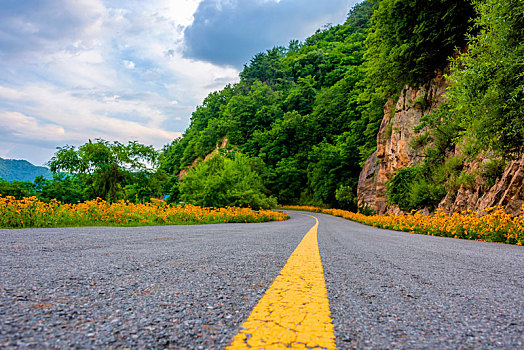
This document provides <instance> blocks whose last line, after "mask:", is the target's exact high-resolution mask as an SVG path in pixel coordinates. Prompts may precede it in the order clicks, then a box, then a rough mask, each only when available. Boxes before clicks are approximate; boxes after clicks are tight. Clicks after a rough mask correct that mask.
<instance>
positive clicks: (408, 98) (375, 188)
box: [357, 74, 448, 214]
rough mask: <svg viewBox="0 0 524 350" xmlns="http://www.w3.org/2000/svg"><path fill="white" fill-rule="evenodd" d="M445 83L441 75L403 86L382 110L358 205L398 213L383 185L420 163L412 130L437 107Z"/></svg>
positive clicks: (441, 97) (359, 184)
mask: <svg viewBox="0 0 524 350" xmlns="http://www.w3.org/2000/svg"><path fill="white" fill-rule="evenodd" d="M447 86H448V83H447V81H446V80H444V78H443V76H442V74H439V75H438V76H437V77H435V78H434V79H432V80H431V81H430V82H429V84H427V85H426V86H423V87H419V88H410V87H406V88H404V89H403V90H402V92H401V94H400V97H399V99H398V101H397V102H396V104H393V102H392V101H389V102H388V103H387V104H386V105H385V107H384V118H383V120H382V123H381V125H380V129H379V132H378V135H377V151H376V152H375V153H374V154H373V155H372V156H371V157H370V158H369V159H368V160H367V161H366V163H365V164H364V168H363V170H362V172H361V173H360V178H359V183H358V189H357V192H358V204H359V206H365V205H367V206H369V207H370V208H371V209H374V210H375V211H376V212H377V213H378V214H384V213H386V212H398V208H393V207H389V206H388V204H387V200H386V182H387V181H388V180H390V179H391V178H392V177H393V174H394V173H395V171H397V170H398V169H400V168H403V167H405V166H410V165H413V164H417V163H419V162H420V161H421V157H420V155H419V152H418V150H416V149H413V147H412V146H411V144H410V143H411V141H412V139H413V136H415V132H414V130H413V129H414V127H415V126H417V125H418V124H419V123H420V119H421V118H422V117H423V116H424V115H426V114H428V113H429V112H431V111H432V110H434V109H435V108H438V106H440V104H441V103H442V102H443V96H442V94H443V93H444V91H445V90H446V87H447Z"/></svg>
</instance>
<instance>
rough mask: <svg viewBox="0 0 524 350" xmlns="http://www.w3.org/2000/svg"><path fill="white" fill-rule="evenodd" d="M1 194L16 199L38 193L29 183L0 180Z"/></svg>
mask: <svg viewBox="0 0 524 350" xmlns="http://www.w3.org/2000/svg"><path fill="white" fill-rule="evenodd" d="M0 194H1V195H2V196H4V197H6V196H12V197H15V198H16V199H22V198H24V197H30V196H34V195H35V194H36V193H35V191H34V188H33V184H32V183H31V182H27V181H12V182H8V181H5V180H3V179H0Z"/></svg>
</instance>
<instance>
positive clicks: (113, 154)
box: [48, 139, 158, 201]
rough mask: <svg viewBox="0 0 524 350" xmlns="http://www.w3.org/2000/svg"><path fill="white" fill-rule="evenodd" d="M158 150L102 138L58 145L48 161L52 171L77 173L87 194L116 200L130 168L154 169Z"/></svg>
mask: <svg viewBox="0 0 524 350" xmlns="http://www.w3.org/2000/svg"><path fill="white" fill-rule="evenodd" d="M157 160H158V152H157V151H155V149H154V148H153V147H152V146H145V145H142V144H139V143H138V142H136V141H130V142H129V143H128V144H127V145H124V144H122V143H120V142H116V141H115V142H113V143H110V142H108V141H105V140H102V139H96V140H95V142H92V141H91V140H89V142H88V143H85V144H84V145H82V146H80V147H78V149H76V147H74V146H64V147H59V148H58V151H57V152H56V153H55V155H54V156H53V157H52V158H51V160H50V161H49V163H48V164H49V167H50V169H51V171H52V172H54V173H59V172H68V173H71V174H76V175H77V176H78V177H79V178H80V179H81V180H82V181H83V182H84V183H85V184H86V185H87V186H89V190H88V193H89V197H90V198H94V197H101V198H104V199H107V200H108V201H116V200H118V199H120V198H123V197H124V191H123V188H122V184H123V183H124V182H125V181H126V180H127V179H129V177H130V176H131V175H132V173H133V172H148V173H152V172H154V169H155V167H156V164H157Z"/></svg>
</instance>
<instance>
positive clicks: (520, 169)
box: [439, 155, 524, 216]
mask: <svg viewBox="0 0 524 350" xmlns="http://www.w3.org/2000/svg"><path fill="white" fill-rule="evenodd" d="M483 161H486V159H482V158H479V159H476V160H475V161H473V162H472V163H470V164H468V168H469V169H468V172H469V173H475V171H476V170H477V171H478V169H479V168H480V166H479V165H480V164H481V163H482V162H483ZM484 188H485V184H484V182H483V180H482V178H481V177H480V176H477V178H476V181H475V185H474V186H472V187H466V186H464V185H462V186H460V188H459V189H458V191H457V192H456V193H448V194H447V196H446V197H444V199H443V200H442V201H441V202H440V204H439V208H442V209H443V210H444V211H446V212H460V211H464V210H472V211H476V212H477V213H478V214H482V212H483V211H484V209H487V208H490V207H494V206H502V207H504V208H505V210H506V212H507V213H508V214H511V215H513V216H517V215H520V214H521V208H522V205H523V204H524V155H523V156H522V157H520V158H519V159H517V160H514V161H512V162H510V163H509V164H508V165H507V166H506V168H505V169H504V173H503V174H502V176H501V177H500V178H499V179H497V181H496V183H495V185H493V186H492V187H491V188H488V189H487V190H484V191H483V189H484Z"/></svg>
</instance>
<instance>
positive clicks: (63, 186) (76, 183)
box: [34, 173, 89, 203]
mask: <svg viewBox="0 0 524 350" xmlns="http://www.w3.org/2000/svg"><path fill="white" fill-rule="evenodd" d="M34 189H35V191H36V193H37V196H38V198H39V199H40V200H43V201H46V202H47V201H49V200H51V199H56V200H58V201H60V202H62V203H78V202H83V201H85V200H87V199H89V197H88V193H87V191H86V187H85V184H84V182H83V181H82V180H81V178H80V176H78V175H76V174H65V173H55V174H53V179H52V180H47V179H45V178H44V177H43V176H39V177H37V178H36V179H35V181H34Z"/></svg>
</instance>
